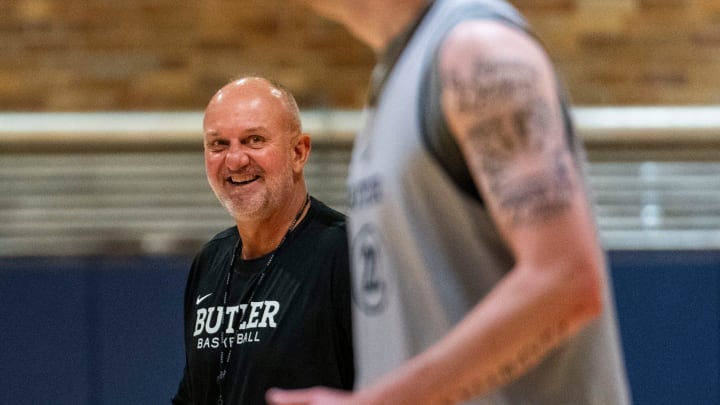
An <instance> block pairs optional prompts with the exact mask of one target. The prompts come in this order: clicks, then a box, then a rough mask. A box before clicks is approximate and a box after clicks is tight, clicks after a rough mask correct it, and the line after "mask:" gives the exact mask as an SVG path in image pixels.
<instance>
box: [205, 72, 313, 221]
mask: <svg viewBox="0 0 720 405" xmlns="http://www.w3.org/2000/svg"><path fill="white" fill-rule="evenodd" d="M288 119H289V113H288V112H287V110H286V108H285V104H284V103H283V102H282V100H281V97H280V93H279V92H278V91H277V90H276V89H274V88H273V87H271V86H270V85H269V84H268V83H267V82H265V81H262V80H258V79H245V80H244V81H238V82H233V83H231V84H229V85H227V86H225V87H224V88H223V89H221V90H220V91H219V92H218V93H217V94H216V95H215V96H214V97H213V99H212V100H211V101H210V103H209V104H208V107H207V109H206V110H205V117H204V120H203V132H204V143H205V171H206V174H207V178H208V182H209V183H210V187H211V188H212V189H213V191H214V192H215V195H216V196H217V198H218V199H219V200H220V202H221V203H222V205H223V206H224V207H225V208H227V210H228V211H229V212H230V214H231V215H232V216H233V217H234V218H235V219H236V220H251V219H262V218H265V217H267V216H268V215H270V214H272V213H273V212H274V211H275V210H277V209H278V208H279V207H282V206H283V204H284V203H285V202H286V201H287V199H288V198H289V197H290V195H291V194H292V190H293V184H294V179H295V178H296V176H300V175H301V174H300V173H298V172H297V171H296V170H295V169H294V167H293V142H294V141H296V140H297V137H298V136H299V135H300V134H296V133H292V131H291V130H290V129H289V126H288Z"/></svg>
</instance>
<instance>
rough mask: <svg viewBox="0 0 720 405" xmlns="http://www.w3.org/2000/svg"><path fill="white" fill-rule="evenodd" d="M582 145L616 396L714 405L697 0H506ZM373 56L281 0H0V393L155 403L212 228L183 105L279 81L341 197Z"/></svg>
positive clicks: (719, 61) (710, 47) (717, 76)
mask: <svg viewBox="0 0 720 405" xmlns="http://www.w3.org/2000/svg"><path fill="white" fill-rule="evenodd" d="M511 3H513V4H515V5H516V6H517V7H518V8H519V9H520V10H521V11H522V12H523V13H524V14H525V16H526V17H527V19H528V20H529V21H530V23H531V24H532V26H533V28H534V29H535V31H536V32H537V34H538V35H539V37H540V38H541V40H542V42H543V43H544V45H545V46H546V48H547V51H548V53H549V55H550V57H551V58H552V60H553V62H554V63H555V65H556V67H557V70H558V72H559V73H560V75H561V76H562V78H563V79H564V81H565V84H566V87H567V88H568V90H569V92H570V94H571V96H572V99H573V101H574V104H575V108H574V110H573V113H574V116H575V119H576V124H577V127H578V130H579V133H580V135H581V137H582V138H583V139H584V141H585V144H586V147H587V149H588V157H589V165H588V173H589V175H590V182H591V186H592V188H593V190H594V197H595V201H594V202H595V205H596V209H597V213H598V224H599V227H600V230H601V236H602V239H603V241H604V243H605V244H606V246H607V247H608V254H609V258H610V264H611V270H612V282H613V284H612V286H613V289H614V293H615V297H616V300H617V307H618V315H619V321H620V328H621V334H622V341H623V346H624V349H625V356H626V361H627V368H628V376H629V378H630V383H631V385H632V390H633V397H634V399H635V402H636V403H637V404H641V405H642V404H653V405H654V404H717V403H720V1H718V0H515V1H511ZM373 63H374V55H373V54H372V53H371V52H370V51H369V50H368V49H367V48H365V47H364V46H363V45H361V44H360V43H359V42H357V41H356V40H355V39H354V38H352V37H351V36H349V35H348V34H347V33H346V32H345V31H344V30H343V29H342V28H341V27H339V26H337V25H335V24H333V23H330V22H328V21H325V20H321V19H320V18H318V17H316V16H315V15H314V14H311V13H309V12H308V11H307V10H305V9H304V8H302V7H301V6H298V5H297V4H295V2H293V1H287V0H262V1H261V0H234V1H230V0H205V1H187V2H181V1H170V0H126V1H121V2H120V1H110V0H83V1H80V0H64V1H59V0H0V403H1V404H16V403H17V404H51V403H52V404H157V403H169V399H170V397H171V396H172V395H173V393H174V390H175V388H176V386H177V382H178V381H179V379H180V376H181V373H182V366H183V364H184V354H183V349H182V308H181V307H182V294H183V289H184V283H185V277H186V275H187V271H188V269H189V265H190V261H191V260H192V256H193V254H194V253H195V252H196V250H197V249H198V248H199V246H200V245H201V244H202V243H203V242H204V241H205V240H207V239H208V238H209V237H210V236H212V235H213V234H215V233H216V232H218V231H220V230H222V229H224V228H226V227H228V226H230V225H232V221H231V219H230V218H229V216H228V215H227V213H226V212H225V211H224V210H223V209H222V208H221V207H220V205H219V204H218V203H217V201H216V200H215V197H214V195H213V194H212V192H211V191H210V188H209V187H208V186H207V184H206V180H205V174H204V168H203V162H202V145H201V132H200V129H201V120H202V110H203V109H204V107H205V105H206V103H207V101H208V100H209V98H210V97H211V96H212V95H213V94H214V92H215V91H216V90H217V89H218V88H220V87H221V86H222V85H223V84H225V83H226V82H227V81H228V80H229V79H231V78H232V77H234V76H237V75H240V74H246V73H256V74H259V75H264V76H269V77H272V78H275V79H277V80H279V81H281V82H283V83H284V84H285V85H287V86H288V87H289V88H290V89H291V90H292V91H293V92H294V94H295V95H296V97H297V99H298V102H299V104H300V107H301V109H302V110H303V125H304V127H305V128H304V129H305V130H306V131H307V132H310V133H311V134H312V135H313V154H312V157H311V160H310V162H309V166H308V168H307V173H306V174H307V177H308V183H309V187H310V190H311V192H312V194H313V195H315V196H317V197H318V198H320V199H322V200H325V201H326V202H327V203H329V204H330V205H332V206H334V207H335V208H337V209H339V210H341V211H345V208H346V206H345V176H346V173H347V163H348V158H349V151H350V148H351V146H352V145H351V143H352V139H353V133H354V131H355V129H356V128H357V126H358V122H359V117H358V111H359V109H360V108H361V107H362V105H363V102H364V99H365V94H366V93H365V92H366V85H367V83H368V80H369V75H370V70H371V68H372V66H373Z"/></svg>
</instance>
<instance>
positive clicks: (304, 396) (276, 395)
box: [265, 387, 352, 405]
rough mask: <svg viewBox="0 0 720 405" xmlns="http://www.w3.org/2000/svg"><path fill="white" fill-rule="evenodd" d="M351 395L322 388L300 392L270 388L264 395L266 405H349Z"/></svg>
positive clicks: (301, 390)
mask: <svg viewBox="0 0 720 405" xmlns="http://www.w3.org/2000/svg"><path fill="white" fill-rule="evenodd" d="M351 396H352V395H351V394H350V392H347V391H339V390H334V389H330V388H324V387H314V388H307V389H300V390H281V389H278V388H271V389H270V390H268V392H267V393H266V394H265V399H266V400H267V402H268V405H349V404H351V403H352V401H351Z"/></svg>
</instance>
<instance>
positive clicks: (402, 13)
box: [341, 0, 428, 55]
mask: <svg viewBox="0 0 720 405" xmlns="http://www.w3.org/2000/svg"><path fill="white" fill-rule="evenodd" d="M359 4H362V3H359ZM372 4H373V5H372V6H368V7H363V8H360V7H359V9H358V10H353V12H352V13H348V16H347V18H345V19H344V20H343V21H341V23H342V24H343V25H345V26H346V27H347V29H348V30H349V31H350V32H352V33H353V35H355V36H356V37H357V38H358V39H360V40H361V41H362V42H364V43H365V44H366V45H368V46H369V47H370V48H372V50H373V51H375V53H376V54H378V55H379V54H382V53H383V52H384V51H385V48H386V47H387V46H388V44H389V43H390V42H391V41H392V40H393V39H394V38H395V37H397V36H398V35H400V34H401V33H402V32H404V31H405V30H406V29H407V27H409V26H411V25H412V24H413V23H414V22H415V21H416V19H417V18H419V16H420V14H421V13H422V12H423V10H425V8H426V7H427V4H428V1H427V0H396V1H378V2H373V3H372Z"/></svg>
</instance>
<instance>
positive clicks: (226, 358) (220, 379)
mask: <svg viewBox="0 0 720 405" xmlns="http://www.w3.org/2000/svg"><path fill="white" fill-rule="evenodd" d="M309 205H310V195H309V194H305V202H304V203H303V205H302V207H300V211H298V213H297V214H296V215H295V218H294V219H293V221H292V222H291V223H290V226H289V227H288V229H287V231H286V232H285V235H284V236H283V238H282V239H281V240H280V243H278V245H277V247H276V248H275V250H273V251H272V252H271V253H270V257H269V258H268V261H267V262H266V263H265V266H263V269H262V270H261V271H260V273H259V275H258V276H257V280H255V281H254V282H252V286H251V287H250V289H249V293H250V296H249V297H248V299H247V301H245V300H243V299H241V300H240V303H241V304H242V302H243V301H245V304H246V305H250V303H251V302H252V300H253V298H254V297H255V293H256V292H257V290H258V289H259V287H260V284H262V281H263V279H265V274H266V273H267V271H268V270H269V269H270V265H271V264H272V262H273V259H275V256H276V255H277V253H278V252H279V251H280V248H282V246H283V244H284V243H285V240H287V238H288V236H289V235H290V234H291V233H292V231H294V230H295V226H297V223H298V221H299V220H300V217H301V216H302V214H303V212H305V209H306V208H307V207H308V206H309ZM239 248H240V238H238V241H237V242H236V243H235V247H234V248H233V254H232V258H231V259H230V268H229V269H228V272H227V276H226V277H225V291H224V292H223V308H226V307H227V304H228V298H229V295H230V283H231V281H232V274H233V267H234V266H235V259H236V257H237V256H238V255H239V254H240V252H239V251H238V250H239ZM243 295H245V294H243ZM245 312H247V308H246V310H244V311H242V312H241V313H240V319H239V321H238V325H239V324H242V321H243V318H244V316H245ZM223 323H224V322H223ZM228 326H230V325H228ZM225 328H226V326H225V325H222V326H221V327H220V372H218V375H217V377H216V381H217V384H218V391H219V395H218V402H217V403H218V405H223V403H224V400H223V395H222V391H223V390H222V389H223V383H224V381H225V376H226V375H227V370H228V365H229V364H230V355H231V354H232V348H233V345H230V344H227V345H226V344H225ZM226 346H229V347H228V350H227V355H226V354H225V347H226Z"/></svg>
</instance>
